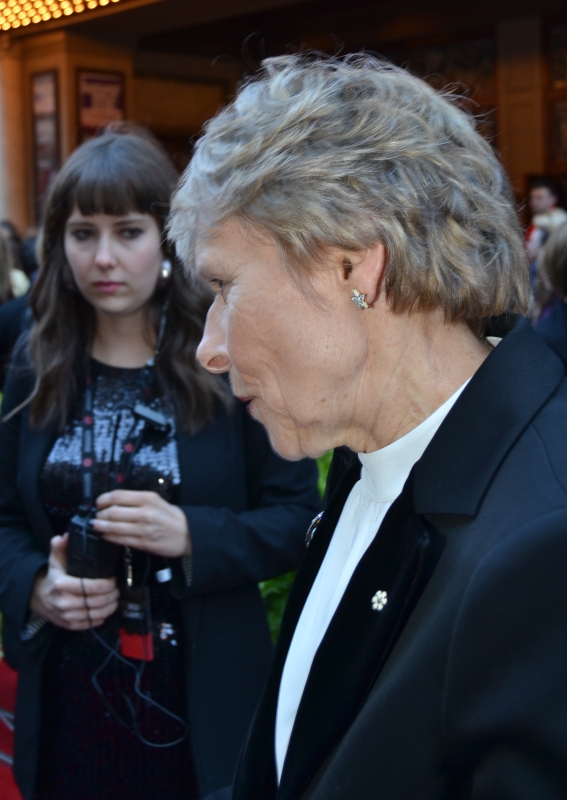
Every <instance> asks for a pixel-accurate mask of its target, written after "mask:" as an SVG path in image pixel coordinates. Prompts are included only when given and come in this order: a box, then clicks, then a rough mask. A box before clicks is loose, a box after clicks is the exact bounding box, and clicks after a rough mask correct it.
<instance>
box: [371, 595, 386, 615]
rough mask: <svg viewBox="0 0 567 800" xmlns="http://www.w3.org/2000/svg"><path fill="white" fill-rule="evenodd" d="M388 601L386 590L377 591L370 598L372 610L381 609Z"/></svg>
mask: <svg viewBox="0 0 567 800" xmlns="http://www.w3.org/2000/svg"><path fill="white" fill-rule="evenodd" d="M387 602H388V592H381V591H378V592H376V594H375V595H374V597H373V598H372V608H373V609H374V611H382V609H383V608H384V606H385V605H386V603H387Z"/></svg>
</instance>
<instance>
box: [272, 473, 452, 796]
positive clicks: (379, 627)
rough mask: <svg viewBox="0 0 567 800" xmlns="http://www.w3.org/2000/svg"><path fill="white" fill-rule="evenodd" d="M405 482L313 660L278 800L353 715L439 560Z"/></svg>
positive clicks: (304, 777) (313, 766)
mask: <svg viewBox="0 0 567 800" xmlns="http://www.w3.org/2000/svg"><path fill="white" fill-rule="evenodd" d="M412 494H413V487H412V481H411V477H410V479H408V482H407V483H406V486H405V488H404V491H403V493H402V495H401V496H400V497H399V498H398V500H397V501H396V502H395V503H394V504H393V505H392V506H391V508H390V510H389V511H388V514H387V515H386V517H385V519H384V521H383V523H382V525H381V527H380V532H379V534H378V535H377V536H376V537H375V539H374V541H373V542H372V544H371V545H370V547H369V548H368V550H367V551H366V553H365V555H364V556H363V558H362V559H361V561H360V563H359V564H358V566H357V568H356V570H355V572H354V574H353V577H352V579H351V581H350V583H349V585H348V587H347V590H346V592H345V594H344V596H343V598H342V600H341V602H340V604H339V607H338V609H337V611H336V613H335V615H334V617H333V619H332V620H331V623H330V625H329V628H328V629H327V632H326V634H325V636H324V638H323V641H322V642H321V645H320V647H319V649H318V651H317V653H316V655H315V658H314V660H313V665H312V667H311V672H310V674H309V678H308V681H307V684H306V686H305V690H304V692H303V697H302V699H301V703H300V705H299V709H298V712H297V717H296V720H295V725H294V728H293V731H292V735H291V739H290V743H289V748H288V752H287V756H286V761H285V764H284V769H283V773H282V777H281V781H280V786H279V790H278V792H277V798H278V800H291V798H295V797H298V796H299V795H300V794H301V791H302V790H303V788H304V787H305V786H306V784H307V783H308V782H309V781H310V780H311V779H312V778H313V776H314V774H315V772H316V771H317V769H318V768H319V767H320V766H321V764H322V763H323V761H324V760H325V758H326V757H327V756H328V755H329V753H330V752H331V751H332V750H333V748H334V747H335V746H336V745H337V743H338V742H339V741H340V739H341V737H342V736H343V734H344V732H345V731H346V729H347V728H348V726H349V725H350V724H351V722H352V720H353V719H354V717H355V716H356V715H357V713H358V712H359V711H360V708H361V706H362V704H363V703H364V700H365V699H366V696H367V695H368V692H369V691H370V689H371V687H372V685H373V684H374V682H375V680H376V678H377V677H378V675H379V673H380V671H381V670H382V668H383V666H384V663H385V661H386V659H387V658H388V656H389V654H390V652H391V650H392V648H393V647H394V644H395V643H396V641H397V639H398V637H399V635H400V633H401V631H402V630H403V627H404V625H405V623H406V621H407V619H408V617H409V615H410V614H411V612H412V610H413V608H414V606H415V604H416V603H417V601H418V599H419V597H420V595H421V593H422V591H423V589H424V588H425V586H426V584H427V582H428V580H429V578H430V577H431V575H432V573H433V570H434V569H435V566H436V564H437V562H438V560H439V557H440V555H441V552H442V550H443V546H444V539H443V537H442V536H441V534H439V533H438V532H437V531H436V530H435V529H434V528H432V527H431V526H430V525H429V524H428V523H427V522H425V521H424V520H423V519H421V518H420V517H418V516H417V515H416V514H414V513H413V503H412Z"/></svg>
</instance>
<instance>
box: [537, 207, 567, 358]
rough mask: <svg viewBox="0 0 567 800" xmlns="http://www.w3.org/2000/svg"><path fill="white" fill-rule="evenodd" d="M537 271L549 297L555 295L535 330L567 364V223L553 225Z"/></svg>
mask: <svg viewBox="0 0 567 800" xmlns="http://www.w3.org/2000/svg"><path fill="white" fill-rule="evenodd" d="M538 272H539V274H540V276H541V280H542V282H543V285H544V287H545V289H546V290H547V294H548V296H551V295H554V296H555V297H556V298H557V302H555V303H554V304H553V305H552V306H551V308H550V310H549V313H547V314H545V315H543V316H541V317H540V319H538V320H537V322H536V323H535V329H536V331H537V332H538V333H539V335H540V336H542V337H543V339H544V340H545V341H546V342H547V344H548V345H549V346H550V347H551V348H552V349H553V350H554V351H555V352H556V353H557V355H558V356H559V357H560V358H561V359H562V360H563V363H564V364H565V365H566V366H567V222H564V223H563V225H560V226H559V227H558V228H556V229H555V230H554V231H553V233H552V234H551V236H550V237H549V239H548V240H547V242H546V245H545V249H544V251H543V253H542V256H541V261H540V264H539V265H538Z"/></svg>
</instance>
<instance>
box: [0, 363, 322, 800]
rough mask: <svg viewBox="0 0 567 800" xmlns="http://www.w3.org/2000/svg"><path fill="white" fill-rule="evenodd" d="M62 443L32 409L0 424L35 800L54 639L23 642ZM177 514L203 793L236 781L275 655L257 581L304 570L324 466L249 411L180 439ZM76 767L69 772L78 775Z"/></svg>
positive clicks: (10, 585) (14, 655) (27, 782)
mask: <svg viewBox="0 0 567 800" xmlns="http://www.w3.org/2000/svg"><path fill="white" fill-rule="evenodd" d="M31 387H33V376H31V375H30V371H29V367H27V366H26V358H25V355H24V349H23V348H20V352H19V353H18V354H17V355H16V357H15V360H14V363H13V364H12V366H11V368H10V372H9V374H8V379H7V381H6V387H5V393H4V401H3V414H4V415H5V414H7V413H8V412H9V411H10V410H11V409H12V408H15V407H16V406H17V405H18V404H19V403H20V402H21V401H22V400H23V399H25V398H26V397H27V396H29V393H30V389H31ZM56 437H57V431H56V430H55V429H54V428H52V427H50V428H47V429H44V430H38V429H34V428H32V427H31V426H30V422H29V414H28V410H27V409H25V410H23V411H22V412H20V413H19V414H17V415H16V416H15V417H13V418H12V419H10V420H9V421H7V422H4V423H2V424H0V610H1V611H2V614H3V618H4V630H3V639H4V648H5V653H6V659H7V661H8V662H9V663H10V664H11V665H12V666H14V667H15V668H17V669H18V672H19V682H18V697H17V704H16V733H15V760H14V772H15V776H16V780H17V782H18V785H19V787H20V790H21V792H22V794H23V796H24V798H25V800H29V799H30V798H31V797H32V796H33V791H34V785H35V780H36V771H37V761H38V750H39V730H40V727H39V726H40V709H41V683H42V664H43V661H44V658H45V655H46V653H47V650H48V648H49V645H50V642H51V640H52V635H53V630H54V629H53V627H52V626H51V625H47V626H45V627H44V628H43V629H42V630H41V631H40V632H39V633H38V634H37V635H36V636H35V637H34V638H33V639H31V640H30V641H28V642H25V643H22V642H21V640H20V636H21V632H22V629H23V627H24V625H25V621H26V618H27V614H28V602H29V596H30V592H31V589H32V586H33V583H34V580H35V577H36V575H37V572H38V570H39V569H41V568H42V567H43V566H44V564H45V563H46V560H47V556H48V553H49V542H50V539H51V538H52V536H53V535H54V532H53V529H52V528H51V525H50V523H49V520H48V517H47V514H46V512H45V509H44V506H43V504H42V502H41V499H40V496H39V475H40V472H41V469H42V466H43V463H44V461H45V459H46V457H47V455H48V453H49V451H50V449H51V447H52V445H53V443H54V441H55V439H56ZM177 441H178V453H179V466H180V472H181V500H180V506H181V508H182V509H183V511H184V512H185V514H186V516H187V519H188V522H189V529H190V531H191V540H192V546H193V575H192V578H191V584H190V585H187V579H186V577H185V575H184V573H183V570H182V569H181V564H180V560H178V559H176V560H173V575H174V577H173V580H172V584H171V590H172V592H173V594H174V595H175V596H176V597H177V598H178V599H179V600H180V601H181V606H182V613H183V624H184V634H185V644H186V646H185V648H184V651H185V653H186V659H187V673H186V674H187V705H188V708H187V714H188V719H189V727H190V731H191V747H192V752H193V759H194V763H195V769H196V773H197V780H198V785H199V791H200V794H201V796H206V795H207V794H209V793H210V792H212V791H214V790H216V789H218V788H220V787H223V786H226V785H228V784H230V783H231V782H232V778H233V774H234V768H235V765H236V760H237V756H238V752H239V749H240V746H241V743H242V741H243V738H244V735H245V732H246V729H247V727H248V725H249V723H250V720H251V718H252V714H253V711H254V708H255V706H256V703H257V700H258V698H259V695H260V692H261V689H262V686H263V683H264V680H265V677H266V674H267V671H268V669H269V664H270V661H271V657H272V645H271V641H270V636H269V632H268V627H267V621H266V616H265V612H264V609H263V605H262V600H261V597H260V594H259V591H258V588H257V582H258V581H260V580H265V579H267V578H269V577H272V576H275V575H278V574H281V573H283V572H285V571H287V570H290V569H293V568H295V567H297V565H298V563H299V561H300V559H301V557H302V554H303V551H304V536H305V530H306V528H307V526H308V524H309V522H310V521H311V519H312V517H313V516H314V514H315V513H316V512H317V510H318V506H319V497H318V494H317V489H316V468H315V464H314V463H313V462H311V461H301V462H296V463H290V462H286V461H283V460H282V459H281V458H279V457H278V456H276V455H275V454H274V452H273V451H272V449H271V447H270V445H269V442H268V439H267V437H266V434H265V433H264V431H263V429H262V427H261V426H260V425H258V424H257V423H256V422H254V421H253V420H252V419H250V417H249V416H248V414H247V413H246V411H245V408H244V406H242V404H240V403H238V404H237V403H235V404H234V408H233V410H232V413H230V414H227V413H226V411H224V410H222V409H221V408H220V407H219V410H218V413H217V416H216V418H215V419H214V420H213V421H212V422H210V423H209V424H207V425H206V426H205V427H204V428H203V429H202V430H201V431H199V432H198V433H197V434H196V435H195V436H190V435H188V434H187V433H184V432H182V431H181V432H179V433H178V440H177ZM71 768H72V767H71Z"/></svg>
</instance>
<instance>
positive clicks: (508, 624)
mask: <svg viewBox="0 0 567 800" xmlns="http://www.w3.org/2000/svg"><path fill="white" fill-rule="evenodd" d="M359 472H360V467H359V466H353V467H352V468H351V469H350V470H349V471H348V472H347V474H346V475H345V477H344V478H343V480H342V481H341V483H340V484H339V486H338V488H337V490H336V492H335V493H334V495H333V496H332V498H331V500H330V503H329V506H328V508H327V509H326V510H325V513H324V515H323V519H322V522H321V524H320V526H319V528H318V529H317V531H316V533H315V535H314V538H313V540H312V542H311V544H310V545H309V547H308V550H307V553H306V557H305V559H304V561H303V564H302V566H301V568H300V571H299V573H298V575H297V578H296V582H295V585H294V587H293V590H292V594H291V596H290V599H289V602H288V606H287V609H286V612H285V615H284V620H283V624H282V629H281V635H280V640H279V642H278V645H277V648H276V656H275V659H274V664H273V666H272V669H271V673H270V677H269V679H268V684H267V687H266V689H265V691H264V694H263V696H262V700H261V702H260V705H259V708H258V710H257V712H256V715H255V719H254V723H253V725H252V728H251V731H250V733H249V736H248V738H247V743H246V745H245V748H244V751H243V754H242V757H241V761H240V764H239V769H238V772H237V778H236V782H235V789H234V791H233V798H234V799H235V800H271V799H272V798H277V800H291V799H292V798H304V799H305V800H307V798H309V800H331V798H332V800H376V799H377V798H380V800H410V799H412V800H413V799H414V798H415V800H433V799H434V798H435V800H458V799H459V798H471V799H472V798H474V800H504V799H505V798H510V800H512V799H513V800H534V798H537V799H538V800H559V799H560V798H565V797H567V380H566V378H565V373H564V369H563V365H562V364H561V362H560V361H559V360H558V359H557V357H556V356H555V355H554V354H553V353H552V352H551V351H550V350H549V349H548V348H547V346H546V345H545V344H544V343H543V342H542V341H541V340H540V339H539V338H538V336H537V335H536V334H535V333H534V332H533V331H532V330H531V329H530V328H529V327H527V326H525V325H524V326H521V327H519V328H517V329H515V330H513V331H512V332H511V333H509V334H508V336H507V337H506V338H505V339H504V340H503V341H502V342H501V343H500V344H499V345H498V346H497V347H496V349H495V350H494V351H493V352H492V353H491V355H490V356H489V357H488V359H487V360H486V361H485V363H484V364H483V365H482V366H481V367H480V369H479V370H478V372H477V373H476V374H475V375H474V377H473V378H472V380H471V381H470V383H469V385H468V386H467V388H466V389H465V390H464V392H463V393H462V395H461V396H460V397H459V399H458V400H457V402H456V404H455V405H454V406H453V408H452V410H451V411H450V413H449V414H448V416H447V417H446V419H445V420H444V422H443V424H442V425H441V427H440V428H439V430H438V432H437V434H436V435H435V437H434V438H433V440H432V441H431V443H430V445H429V447H428V448H427V450H426V451H425V453H424V455H423V456H422V458H421V459H420V461H419V462H418V463H417V464H416V465H415V467H414V468H413V470H412V472H411V474H410V476H409V478H408V481H407V483H406V485H405V487H404V490H403V492H402V494H401V496H400V497H399V498H398V500H397V501H396V502H395V503H393V504H392V506H391V508H390V509H389V511H388V514H387V515H386V517H385V519H384V522H383V524H382V526H381V528H380V532H379V534H378V536H377V537H376V538H375V540H374V541H373V542H372V544H371V545H370V547H369V548H368V550H367V552H366V554H365V555H364V557H363V558H362V560H361V562H360V563H359V565H358V567H357V569H356V570H355V572H354V575H353V577H352V580H351V582H350V584H349V586H348V588H347V590H346V592H345V594H344V596H343V599H342V601H341V603H340V604H339V607H338V609H337V611H336V613H335V615H334V617H333V619H332V621H331V624H330V626H329V628H328V631H327V633H326V635H325V637H324V639H323V641H322V642H321V645H320V647H319V650H318V651H317V654H316V656H315V659H314V662H313V666H312V669H311V672H310V675H309V678H308V681H307V684H306V687H305V692H304V694H303V697H302V700H301V703H300V706H299V709H298V713H297V718H296V722H295V726H294V728H293V731H292V735H291V740H290V743H289V749H288V752H287V758H286V761H285V764H284V769H283V774H282V779H281V783H280V785H279V788H278V787H277V785H276V774H275V763H274V724H275V715H276V703H277V696H278V688H279V683H280V677H281V673H282V669H283V665H284V662H285V658H286V654H287V651H288V648H289V645H290V642H291V638H292V635H293V631H294V628H295V625H296V623H297V620H298V618H299V615H300V613H301V610H302V608H303V605H304V603H305V600H306V598H307V595H308V593H309V590H310V588H311V586H312V584H313V580H314V578H315V576H316V574H317V571H318V569H319V566H320V565H321V562H322V560H323V557H324V555H325V552H326V550H327V547H328V544H329V541H330V539H331V536H332V534H333V531H334V529H335V525H336V523H337V520H338V518H339V516H340V513H341V510H342V508H343V505H344V502H345V500H346V498H347V496H348V494H349V492H350V490H351V487H352V486H353V484H354V483H355V482H356V480H357V479H358V477H359ZM378 590H382V591H386V592H387V595H388V602H387V604H386V605H385V606H384V608H383V610H382V611H375V610H373V608H372V603H371V601H372V597H373V596H374V594H375V593H376V592H377V591H378Z"/></svg>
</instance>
